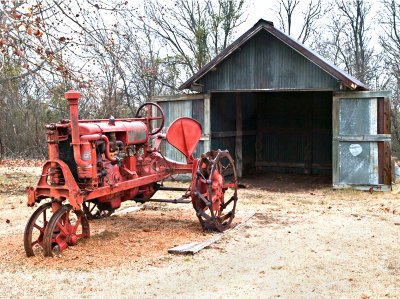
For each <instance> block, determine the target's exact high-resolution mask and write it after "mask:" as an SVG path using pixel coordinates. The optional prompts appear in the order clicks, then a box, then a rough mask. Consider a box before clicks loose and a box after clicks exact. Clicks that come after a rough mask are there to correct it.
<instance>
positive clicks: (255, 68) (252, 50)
mask: <svg viewBox="0 0 400 299" xmlns="http://www.w3.org/2000/svg"><path fill="white" fill-rule="evenodd" d="M199 82H200V83H201V84H202V85H204V87H203V90H204V91H208V90H211V91H212V90H230V89H241V90H244V89H249V90H252V89H272V90H281V89H282V90H286V89H316V88H329V89H332V90H338V89H339V83H338V80H337V79H336V78H334V77H332V76H331V75H329V74H328V73H326V72H325V71H324V70H322V69H321V68H320V67H318V66H317V65H315V64H313V63H310V61H309V60H308V59H307V58H305V57H304V56H302V55H301V54H299V53H298V52H296V51H295V50H293V49H292V48H290V47H288V46H287V45H285V44H284V43H282V42H281V41H280V40H279V39H277V38H276V37H274V36H272V35H271V34H270V33H268V32H265V31H262V32H259V33H257V34H256V35H255V36H253V38H252V39H251V40H249V41H248V42H247V43H246V44H244V45H243V46H242V47H241V50H240V51H237V52H235V53H232V54H231V55H230V56H229V57H227V58H226V59H225V60H224V61H222V62H221V63H220V64H219V65H218V67H217V69H216V71H211V72H209V73H207V74H206V75H205V76H204V77H203V78H201V79H200V80H199Z"/></svg>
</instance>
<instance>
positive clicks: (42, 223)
mask: <svg viewBox="0 0 400 299" xmlns="http://www.w3.org/2000/svg"><path fill="white" fill-rule="evenodd" d="M50 212H51V202H49V203H45V204H43V205H41V206H39V207H38V208H37V209H36V211H35V212H33V214H32V216H31V217H30V218H29V220H28V223H27V224H26V226H25V231H24V249H25V252H26V255H27V256H28V257H30V256H34V255H35V253H36V254H37V253H41V252H42V250H43V236H44V232H45V230H46V227H47V224H48V222H49V219H50Z"/></svg>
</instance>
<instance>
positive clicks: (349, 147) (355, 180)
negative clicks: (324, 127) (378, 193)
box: [333, 92, 391, 190]
mask: <svg viewBox="0 0 400 299" xmlns="http://www.w3.org/2000/svg"><path fill="white" fill-rule="evenodd" d="M384 95H386V93H385V92H352V93H348V94H346V93H338V94H335V97H334V105H333V163H334V165H333V167H334V168H333V186H334V187H335V188H343V187H348V186H354V187H356V188H366V187H367V186H370V187H371V188H374V189H377V190H382V189H389V188H390V185H391V157H390V134H385V133H386V132H385V131H387V129H385V109H387V108H385V100H384V98H383V97H382V96H384ZM386 123H387V120H386ZM386 126H387V124H386ZM383 186H386V187H385V188H383Z"/></svg>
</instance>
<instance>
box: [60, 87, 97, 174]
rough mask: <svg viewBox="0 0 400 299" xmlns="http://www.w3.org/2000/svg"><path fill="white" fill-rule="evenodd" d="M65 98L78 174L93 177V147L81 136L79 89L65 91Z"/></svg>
mask: <svg viewBox="0 0 400 299" xmlns="http://www.w3.org/2000/svg"><path fill="white" fill-rule="evenodd" d="M65 98H66V99H67V100H68V105H69V115H70V116H69V117H70V121H71V137H72V142H71V145H72V146H73V150H74V159H75V162H76V164H77V165H78V175H79V177H80V178H91V177H92V171H93V169H92V168H93V165H92V149H91V146H90V143H89V142H88V141H87V140H84V141H83V142H81V139H80V137H79V118H78V102H79V99H80V98H81V93H80V92H79V91H75V90H70V91H67V92H66V93H65Z"/></svg>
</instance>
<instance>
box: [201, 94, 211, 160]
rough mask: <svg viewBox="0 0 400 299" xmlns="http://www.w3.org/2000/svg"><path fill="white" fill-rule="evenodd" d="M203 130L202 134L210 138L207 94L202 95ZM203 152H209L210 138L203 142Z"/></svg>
mask: <svg viewBox="0 0 400 299" xmlns="http://www.w3.org/2000/svg"><path fill="white" fill-rule="evenodd" d="M203 101H204V128H203V134H204V135H205V136H210V133H211V113H210V111H211V108H210V107H211V106H210V105H211V102H210V101H211V94H209V93H207V94H204V100H203ZM203 142H204V152H205V153H206V152H208V151H210V150H211V138H208V140H206V139H205V140H204V141H203Z"/></svg>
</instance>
